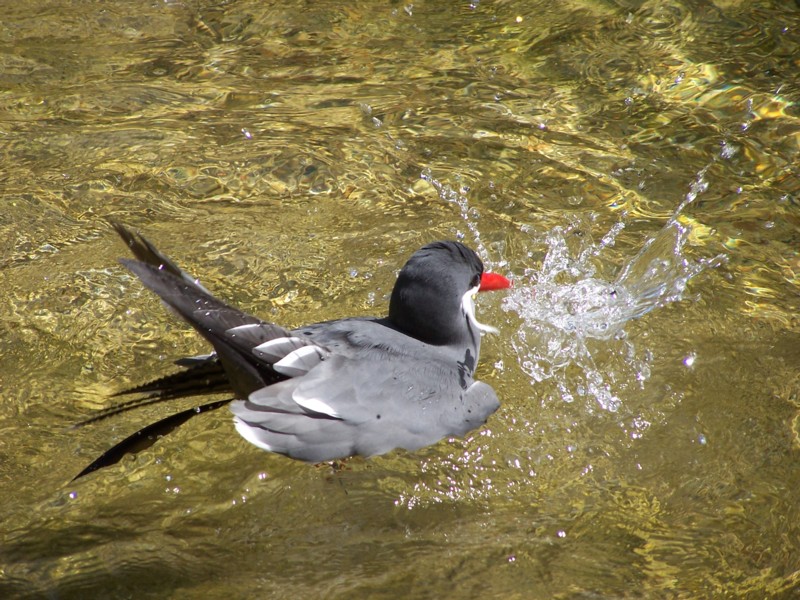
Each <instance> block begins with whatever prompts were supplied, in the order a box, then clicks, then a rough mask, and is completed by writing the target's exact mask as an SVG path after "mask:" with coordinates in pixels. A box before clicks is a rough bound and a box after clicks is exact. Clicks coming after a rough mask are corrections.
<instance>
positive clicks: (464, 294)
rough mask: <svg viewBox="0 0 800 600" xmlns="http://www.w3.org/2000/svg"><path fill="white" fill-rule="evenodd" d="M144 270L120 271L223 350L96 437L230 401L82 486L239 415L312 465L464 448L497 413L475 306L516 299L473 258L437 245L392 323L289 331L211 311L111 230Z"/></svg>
mask: <svg viewBox="0 0 800 600" xmlns="http://www.w3.org/2000/svg"><path fill="white" fill-rule="evenodd" d="M111 225H112V227H113V228H114V229H115V230H116V232H117V233H118V234H119V235H120V237H121V238H122V240H123V241H124V242H125V244H126V245H127V246H128V247H129V249H130V250H131V251H132V253H133V255H134V256H135V259H128V258H123V259H120V263H121V264H122V265H123V266H124V267H126V268H127V269H128V270H129V271H130V272H132V273H133V274H134V275H136V276H137V277H138V279H139V280H140V282H141V283H142V284H143V285H144V286H145V287H146V288H148V289H149V290H151V291H152V292H154V293H155V294H156V295H157V296H159V297H160V298H161V300H162V302H163V303H164V304H166V306H167V307H168V308H169V309H170V310H171V311H172V312H174V313H176V314H177V315H178V316H179V317H180V318H182V319H183V320H184V321H186V322H187V323H188V324H189V325H191V326H192V327H193V328H194V329H195V330H196V331H197V332H198V333H199V334H200V335H201V336H202V337H203V338H205V340H206V341H207V342H209V343H210V345H211V346H212V348H213V351H212V352H211V353H209V354H206V355H202V356H197V357H190V358H183V359H179V360H178V361H176V364H178V365H179V366H180V367H183V369H182V370H181V371H180V372H177V373H174V374H171V375H167V376H165V377H162V378H160V379H156V380H155V381H152V382H149V383H146V384H144V385H140V386H137V387H134V388H131V389H127V390H123V391H122V392H118V393H117V394H115V395H128V394H140V395H141V394H144V395H145V396H144V397H143V398H140V399H138V400H134V401H131V402H127V403H124V404H122V405H119V406H117V407H112V408H110V409H106V410H104V411H100V413H99V414H98V415H96V416H94V417H92V418H90V419H87V420H86V421H84V422H82V423H79V425H81V426H82V425H85V424H87V423H89V422H94V421H96V420H99V419H101V418H105V417H107V416H109V415H111V414H116V413H119V412H123V411H125V410H128V409H130V408H134V407H136V406H141V405H144V404H149V403H152V402H161V401H164V400H169V399H174V398H181V397H185V396H194V395H198V394H210V393H219V392H227V393H231V394H232V398H229V399H226V400H222V401H216V402H211V403H208V404H204V405H202V406H199V407H195V408H193V409H189V410H185V411H182V412H181V413H178V414H175V415H171V416H170V417H167V418H166V419H162V420H161V421H159V422H157V423H154V424H152V425H150V426H148V427H145V428H144V429H142V430H140V431H138V432H137V433H136V434H134V435H132V436H130V437H129V438H126V440H123V441H122V442H121V443H119V444H117V445H116V446H114V447H113V448H112V449H110V450H109V451H108V452H106V453H105V454H104V455H103V456H101V457H100V458H98V459H97V460H96V461H94V462H93V463H92V464H90V465H89V466H88V467H86V469H84V470H83V471H82V472H81V473H80V474H79V475H78V476H76V477H75V479H78V478H79V477H82V476H84V475H86V474H88V473H90V472H92V471H94V470H96V469H98V468H101V467H105V466H108V465H110V464H113V463H115V462H117V461H118V460H119V459H120V458H121V457H122V456H123V455H124V454H126V453H128V452H132V451H136V450H135V446H137V445H138V446H149V445H150V444H151V443H152V440H153V438H154V437H155V434H156V433H159V434H163V433H165V432H167V431H170V430H171V429H173V428H174V427H177V426H178V425H180V424H181V423H183V422H184V421H186V420H188V419H189V418H190V417H192V416H194V415H195V414H199V413H201V412H205V411H207V410H214V409H217V408H220V407H221V406H223V405H225V404H228V405H229V407H230V410H231V412H232V413H233V422H234V426H235V428H236V430H237V431H238V433H239V434H240V435H241V436H242V437H243V438H244V439H245V440H247V441H248V442H250V443H252V444H254V445H255V446H257V447H259V448H261V449H263V450H267V451H269V452H273V453H277V454H282V455H285V456H288V457H290V458H293V459H298V460H301V461H305V462H308V463H320V462H325V461H335V460H340V459H345V458H349V457H352V456H365V457H369V456H376V455H381V454H385V453H387V452H390V451H392V450H395V449H405V450H408V451H412V452H413V451H415V450H419V449H421V448H423V447H426V446H430V445H432V444H435V443H436V442H438V441H440V440H441V439H443V438H445V437H452V436H464V435H465V434H467V433H468V432H470V431H472V430H474V429H476V428H478V427H480V426H481V425H483V424H484V423H485V422H486V421H487V419H488V418H489V416H491V415H492V414H493V413H494V412H495V411H496V410H497V409H498V407H499V405H500V404H499V400H498V398H497V395H496V394H495V392H494V390H493V389H492V387H491V386H490V385H489V384H487V383H485V382H482V381H478V380H476V379H475V378H474V373H475V369H476V367H477V364H478V359H479V356H480V345H481V335H482V334H484V333H498V330H497V329H496V328H494V327H492V326H489V325H485V324H483V323H481V322H479V321H478V319H477V318H476V315H475V304H474V298H475V296H476V294H477V293H478V292H481V291H490V290H502V289H506V288H509V287H511V282H510V280H509V279H508V278H506V277H504V276H503V275H500V274H498V273H491V272H487V271H485V270H484V265H483V262H482V261H481V259H480V258H479V257H478V255H477V254H476V253H475V251H474V250H472V249H470V248H469V247H468V246H466V245H464V244H463V243H461V242H458V241H436V242H432V243H429V244H427V245H425V246H424V247H422V248H421V249H419V250H418V251H416V252H414V253H413V254H412V255H411V257H410V258H409V259H408V261H407V262H406V263H405V265H404V266H403V267H402V268H401V269H400V271H399V273H398V276H397V280H396V282H395V285H394V288H393V289H392V293H391V296H390V300H389V309H388V314H386V315H385V316H382V317H349V318H342V319H337V320H331V321H324V322H320V323H315V324H312V325H306V326H303V327H299V328H297V329H291V330H290V329H287V328H284V327H281V326H280V325H276V324H274V323H271V322H268V321H264V320H262V319H260V318H258V317H256V316H253V315H250V314H247V313H245V312H243V311H241V310H239V309H237V308H235V307H233V306H230V305H229V304H226V303H225V302H223V301H222V300H219V299H217V298H216V297H214V296H213V295H212V294H211V293H210V292H209V291H208V290H207V289H206V288H205V287H203V286H202V285H201V284H200V283H199V281H198V280H197V279H195V278H194V277H192V276H191V275H189V274H188V273H186V272H185V271H183V270H182V269H181V268H180V267H178V265H177V264H176V263H175V262H173V261H172V260H171V259H170V258H168V257H167V256H166V255H164V254H162V253H161V252H160V251H159V250H158V249H157V248H156V247H155V246H154V245H153V244H152V243H151V242H150V241H148V240H147V239H146V238H145V237H144V236H143V235H142V234H141V233H138V232H134V231H131V230H129V229H128V228H126V227H125V226H123V225H122V224H120V223H117V222H111Z"/></svg>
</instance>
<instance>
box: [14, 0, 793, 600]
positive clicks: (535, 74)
mask: <svg viewBox="0 0 800 600" xmlns="http://www.w3.org/2000/svg"><path fill="white" fill-rule="evenodd" d="M132 7H133V9H132ZM0 13H2V14H0V41H2V42H3V43H2V45H1V46H2V47H0V84H2V85H0V89H2V93H0V157H2V161H3V168H2V173H0V208H2V210H0V233H2V235H0V284H1V285H0V330H2V331H1V332H0V333H2V335H0V361H2V364H0V367H1V368H0V386H1V387H0V392H2V402H1V403H0V432H2V435H0V497H1V498H2V501H0V522H2V524H3V526H2V531H1V532H0V597H2V598H6V597H8V598H16V597H23V598H25V597H31V598H42V597H46V598H59V599H66V598H80V599H83V598H87V597H91V598H93V597H102V598H114V597H120V598H158V599H161V598H167V597H169V598H193V597H196V598H204V599H205V598H232V597H268V598H276V599H280V598H286V599H287V600H293V599H295V598H298V597H303V598H331V599H333V598H362V597H363V598H376V599H383V598H385V599H387V600H389V599H392V600H394V599H395V598H411V597H413V598H477V597H480V598H526V599H527V598H533V599H538V598H543V599H544V598H546V599H550V598H563V599H567V598H569V599H574V598H603V599H619V598H630V599H634V598H635V599H639V598H647V599H648V600H649V599H650V598H655V599H662V598H664V599H668V600H674V599H677V600H684V599H687V600H688V599H692V600H694V599H695V598H746V599H750V598H753V599H758V600H762V599H764V598H770V599H783V598H788V599H794V598H796V597H798V585H800V555H799V554H798V551H797V540H798V539H800V503H798V499H797V493H796V491H797V490H798V489H800V470H798V468H797V465H798V461H799V460H800V376H799V375H798V365H800V342H799V341H798V335H799V334H800V318H799V317H798V315H800V294H798V290H799V289H800V253H798V248H800V200H799V198H800V183H799V182H800V171H798V165H800V143H799V141H800V103H798V100H800V86H799V85H798V78H797V76H796V73H797V67H798V65H797V58H796V57H797V56H800V12H798V10H797V9H796V8H795V7H794V4H793V3H791V2H789V3H786V2H768V1H763V0H756V1H754V2H741V1H735V0H713V1H711V2H687V1H682V0H670V1H668V2H656V1H653V0H651V1H642V2H639V1H628V2H596V1H592V0H575V1H572V2H566V3H554V2H545V1H543V0H519V1H515V2H490V1H485V0H482V1H481V2H449V3H448V2H413V3H411V2H407V3H395V2H388V3H379V2H371V1H370V2H359V0H353V1H351V2H316V3H309V2H293V1H291V0H287V1H284V2H275V1H271V0H230V1H228V2H224V3H220V2H210V1H207V0H197V1H195V2H150V3H146V2H139V3H92V2H64V1H58V0H57V1H48V2H44V1H41V0H34V1H32V2H27V3H16V4H15V3H8V2H7V3H5V5H4V10H3V11H0ZM692 182H693V183H692ZM106 219H114V220H117V221H121V222H123V223H125V224H127V225H129V226H131V227H134V228H137V229H140V230H141V231H142V232H143V233H145V234H146V235H147V236H148V237H149V238H150V239H151V240H152V241H154V242H155V243H156V244H157V245H158V246H159V247H160V248H161V249H162V250H164V251H165V252H167V253H168V254H169V255H170V256H172V257H173V258H174V259H175V260H177V261H178V262H179V263H180V264H181V265H182V266H184V267H186V268H187V270H189V271H190V272H192V273H193V274H195V275H197V276H199V277H201V278H202V281H203V283H204V285H206V286H207V287H208V288H209V289H210V290H212V291H213V292H214V293H215V294H218V295H219V296H220V297H221V298H223V299H225V300H226V301H230V302H232V303H234V304H236V305H238V306H241V307H242V308H243V309H245V310H247V311H248V312H252V313H253V314H257V315H259V316H260V317H263V318H265V319H269V320H271V321H275V322H277V323H280V324H282V325H287V326H297V325H301V324H304V323H308V322H313V321H319V320H325V319H335V318H339V317H342V316H349V315H357V314H370V315H373V314H380V313H381V312H382V311H383V310H385V308H386V303H387V300H388V296H389V293H390V291H391V285H392V282H393V281H394V279H395V276H396V271H397V269H398V268H399V267H400V265H401V264H402V262H403V260H404V258H405V257H407V256H408V255H409V254H410V253H411V252H413V251H414V250H415V249H416V248H418V247H420V246H421V245H423V244H425V243H428V242H430V241H431V240H433V239H445V238H450V239H452V238H453V237H458V238H461V239H463V240H464V241H465V242H466V243H468V244H470V245H472V246H474V247H476V249H478V251H479V252H480V254H481V256H482V258H483V259H484V261H485V263H486V264H487V266H488V267H489V268H491V269H493V270H497V271H499V272H501V273H503V274H506V275H510V276H512V277H513V278H514V280H515V283H516V287H515V289H514V290H513V291H511V292H510V295H509V297H508V298H507V299H506V300H503V296H502V295H501V294H492V295H482V296H481V298H480V302H479V304H480V305H479V307H478V308H479V310H480V316H481V320H482V321H484V322H486V323H489V324H492V325H495V326H497V327H498V329H499V330H500V335H499V336H487V338H486V339H485V340H484V344H483V346H482V353H481V362H480V365H479V371H478V374H479V377H480V378H481V379H482V380H485V381H486V382H488V383H490V384H491V385H492V386H493V387H494V388H495V389H496V391H497V393H498V396H499V397H500V399H501V407H500V409H499V410H498V412H497V413H495V414H494V415H493V416H492V417H491V418H490V420H489V421H488V423H487V424H486V426H484V427H482V428H480V429H479V430H477V431H476V432H474V433H473V434H472V435H470V436H467V438H466V439H452V440H444V441H443V442H442V443H441V444H437V445H435V446H433V447H431V448H427V449H424V450H421V451H419V452H415V453H403V452H397V453H391V454H389V455H386V456H382V457H377V458H373V459H369V460H354V461H350V462H349V463H348V464H346V465H344V468H342V469H338V470H335V471H334V470H333V469H331V468H330V467H329V466H309V465H305V464H298V463H296V462H293V461H289V460H285V459H283V458H282V457H276V456H270V455H268V454H267V453H264V452H261V451H259V450H258V449H257V448H254V447H252V446H251V445H249V444H248V443H247V442H246V441H244V440H242V439H240V438H239V436H238V435H237V434H236V433H235V431H234V429H233V427H232V424H231V422H230V416H229V415H227V414H224V413H223V412H222V411H219V412H217V413H211V414H206V415H200V416H199V417H198V418H197V419H193V420H192V421H190V422H189V423H187V424H186V425H185V426H183V427H181V428H179V429H178V430H177V431H175V432H174V433H172V434H170V435H169V436H168V437H167V438H165V439H162V440H160V441H159V442H158V443H156V444H155V445H154V446H153V447H152V448H150V449H148V450H147V451H143V452H141V453H139V455H137V456H136V457H135V458H130V459H126V460H124V461H122V462H121V463H119V464H117V465H114V466H113V467H109V468H108V469H105V470H103V471H101V472H98V473H95V474H93V475H92V476H89V477H86V478H83V479H81V480H79V481H78V482H75V483H68V482H69V480H70V479H71V478H72V477H73V476H74V475H75V474H76V473H77V472H79V471H80V470H81V469H82V468H83V467H85V466H86V464H87V463H88V462H89V461H91V460H93V459H94V458H96V457H97V456H98V455H99V453H100V452H102V451H103V450H105V449H107V448H108V447H109V444H110V443H114V442H116V441H119V440H120V439H122V438H124V437H125V436H127V435H130V434H131V433H133V432H134V431H136V430H137V429H139V428H140V427H142V426H144V425H145V424H147V423H148V422H151V421H154V420H157V419H158V418H162V417H165V416H166V415H167V414H169V413H170V412H171V411H173V410H178V407H177V406H172V405H169V404H167V405H160V406H152V407H145V408H143V409H141V411H140V412H138V413H131V414H129V415H125V416H121V417H120V418H119V419H108V420H105V421H102V422H99V423H97V424H94V425H93V426H89V427H85V428H81V429H80V430H77V431H76V430H74V429H72V428H70V426H69V425H70V424H72V423H74V422H76V421H80V420H82V419H84V418H87V417H89V416H91V415H92V414H94V413H95V412H96V411H98V410H100V409H102V408H103V407H105V406H108V405H109V404H111V403H112V402H113V400H112V399H111V398H110V395H111V394H113V393H114V392H116V391H118V390H120V389H123V388H125V387H128V386H130V385H135V384H137V383H141V382H143V381H146V380H149V379H152V378H153V377H155V376H158V375H161V374H164V373H165V372H169V371H170V369H172V367H173V365H172V363H171V361H172V360H173V359H174V358H176V357H178V356H186V355H192V354H198V353H201V352H204V351H207V350H208V348H206V347H205V346H204V345H203V344H202V343H201V341H199V340H198V336H197V335H196V334H195V333H194V332H192V331H191V330H188V329H187V328H185V327H183V326H182V325H181V324H179V323H178V322H177V321H176V320H175V319H174V318H173V317H172V316H171V315H170V314H168V313H167V312H166V311H164V310H163V307H162V306H160V305H159V303H158V301H157V300H156V299H154V298H153V297H152V295H151V294H149V293H148V292H147V291H146V290H144V289H142V286H141V285H139V284H138V283H137V282H136V281H134V280H133V278H131V276H130V275H128V274H126V273H125V272H124V270H123V269H121V268H120V267H119V265H118V263H117V259H118V257H120V256H124V255H126V249H125V248H124V247H123V245H122V244H121V243H120V242H119V240H118V239H116V238H115V236H114V234H113V232H112V231H111V230H110V229H109V227H108V225H107V222H106ZM723 261H724V263H723ZM503 308H505V310H503ZM180 408H185V407H184V406H181V407H180Z"/></svg>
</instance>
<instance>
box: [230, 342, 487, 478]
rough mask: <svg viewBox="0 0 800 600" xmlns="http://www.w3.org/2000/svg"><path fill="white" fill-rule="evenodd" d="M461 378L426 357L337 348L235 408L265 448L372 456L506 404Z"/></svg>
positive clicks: (251, 437)
mask: <svg viewBox="0 0 800 600" xmlns="http://www.w3.org/2000/svg"><path fill="white" fill-rule="evenodd" d="M398 362H400V364H401V365H402V366H398V364H397V363H398ZM409 381H413V382H416V383H415V384H413V385H410V384H409V383H408V382H409ZM455 381H457V375H456V373H455V372H451V371H448V370H447V369H446V368H444V369H443V368H442V366H441V365H435V364H433V365H432V364H430V363H427V362H423V361H413V360H405V361H392V360H385V359H384V360H381V359H372V360H364V359H363V358H362V359H360V360H355V359H351V358H347V357H343V356H340V355H336V356H332V357H325V359H324V360H321V361H320V362H319V363H318V364H317V365H316V366H314V367H313V368H312V369H310V370H309V371H308V372H307V373H306V374H305V375H303V376H299V377H296V378H292V379H289V380H286V381H282V382H279V383H276V384H274V385H271V386H268V387H266V388H263V389H261V390H258V391H256V392H254V393H252V394H251V395H250V396H249V398H248V399H247V400H245V401H238V402H234V403H233V404H232V405H231V410H232V411H233V413H234V415H235V423H236V428H237V430H238V431H239V433H240V434H241V435H242V436H243V437H244V438H245V439H247V440H248V441H250V442H251V443H253V444H255V445H256V446H259V447H260V448H263V449H265V450H269V451H272V452H277V453H280V454H285V455H288V456H291V457H292V458H298V459H301V460H306V461H310V462H319V461H323V460H333V459H337V458H345V457H348V456H353V455H362V456H372V455H376V454H383V453H385V452H388V451H390V450H393V449H395V448H405V449H407V450H416V449H419V448H422V447H424V446H428V445H431V444H434V443H436V442H437V441H439V440H440V439H442V438H443V437H447V436H451V435H459V436H460V435H463V434H465V433H466V432H468V431H471V430H473V429H475V428H476V427H479V426H480V425H482V424H483V423H485V422H486V419H487V418H488V417H489V415H491V414H492V413H493V412H494V411H495V410H497V407H498V406H499V403H498V401H497V396H496V395H495V393H494V391H493V390H492V388H491V387H490V386H488V385H487V384H485V383H480V382H472V383H471V385H469V386H468V387H467V389H462V388H461V387H460V386H459V385H458V384H457V383H455V384H454V383H453V382H455Z"/></svg>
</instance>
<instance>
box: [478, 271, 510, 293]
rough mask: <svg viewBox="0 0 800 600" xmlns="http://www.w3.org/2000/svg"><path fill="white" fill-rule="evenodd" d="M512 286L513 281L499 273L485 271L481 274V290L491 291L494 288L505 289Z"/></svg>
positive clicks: (479, 289)
mask: <svg viewBox="0 0 800 600" xmlns="http://www.w3.org/2000/svg"><path fill="white" fill-rule="evenodd" d="M510 287H511V282H510V281H509V280H508V279H506V278H505V277H503V276H502V275H498V274H497V273H484V274H483V275H481V286H480V287H479V288H478V291H479V292H491V291H493V290H505V289H508V288H510Z"/></svg>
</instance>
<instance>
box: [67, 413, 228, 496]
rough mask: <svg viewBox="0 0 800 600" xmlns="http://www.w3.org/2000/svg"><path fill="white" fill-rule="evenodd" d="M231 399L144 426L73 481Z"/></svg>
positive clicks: (116, 461) (139, 448)
mask: <svg viewBox="0 0 800 600" xmlns="http://www.w3.org/2000/svg"><path fill="white" fill-rule="evenodd" d="M231 400H233V398H228V399H226V400H217V401H216V402H209V403H208V404H202V405H200V406H197V407H195V408H189V409H187V410H184V411H181V412H179V413H176V414H174V415H170V416H169V417H166V418H164V419H161V420H160V421H156V422H155V423H152V424H150V425H148V426H147V427H143V428H142V429H140V430H139V431H137V432H136V433H134V434H133V435H130V436H128V437H126V438H125V439H124V440H122V441H121V442H120V443H118V444H116V445H115V446H113V447H112V448H110V449H109V450H107V451H105V452H104V453H103V454H102V455H101V456H100V458H98V459H97V460H95V461H94V462H93V463H92V464H90V465H89V466H88V467H86V468H85V469H84V470H83V471H81V472H80V473H78V474H77V475H76V476H75V477H74V478H73V479H72V481H75V480H76V479H80V478H81V477H83V476H84V475H88V474H89V473H92V472H94V471H96V470H97V469H102V468H104V467H109V466H111V465H113V464H116V463H118V462H119V461H120V460H122V458H123V457H124V456H125V455H126V454H136V453H137V452H141V451H142V450H145V449H147V448H149V447H150V446H152V445H153V444H155V443H156V441H157V440H158V438H159V437H162V436H165V435H167V434H168V433H170V432H171V431H173V430H174V429H176V428H177V427H180V426H181V425H183V424H184V423H185V422H186V421H188V420H189V419H191V418H192V417H194V416H195V415H199V414H201V413H204V412H209V411H212V410H216V409H218V408H221V407H223V406H225V405H226V404H228V403H229V402H231Z"/></svg>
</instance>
